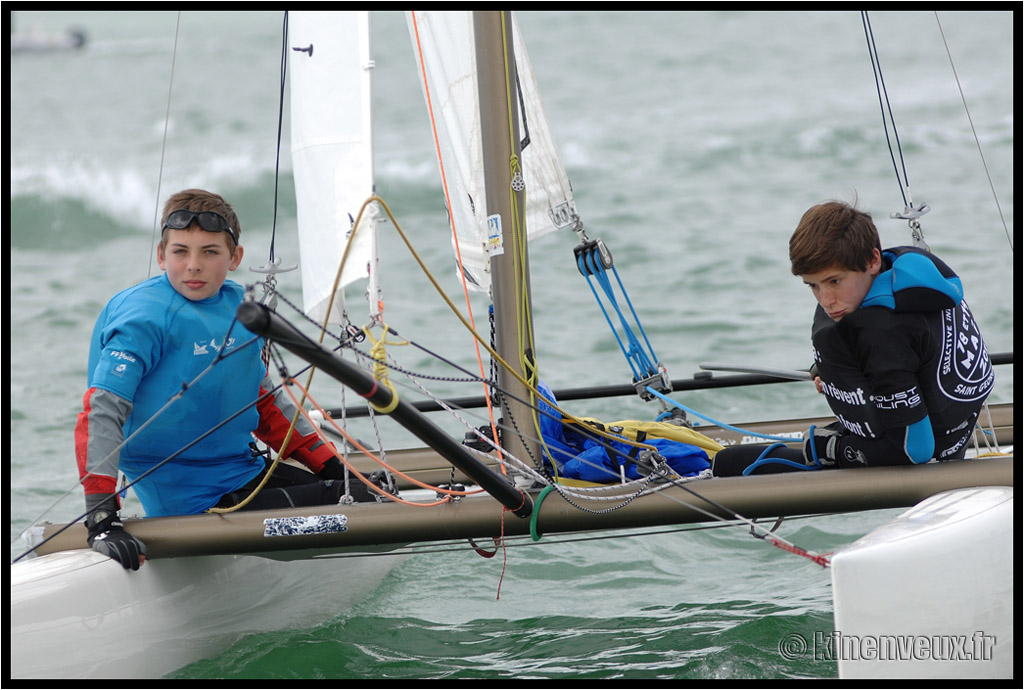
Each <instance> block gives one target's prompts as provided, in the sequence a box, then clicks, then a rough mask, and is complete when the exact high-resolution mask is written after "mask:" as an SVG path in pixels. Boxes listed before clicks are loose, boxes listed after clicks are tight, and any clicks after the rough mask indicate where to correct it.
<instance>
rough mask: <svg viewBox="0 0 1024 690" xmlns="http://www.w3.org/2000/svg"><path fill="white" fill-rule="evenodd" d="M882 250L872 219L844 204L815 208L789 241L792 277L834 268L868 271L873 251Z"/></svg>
mask: <svg viewBox="0 0 1024 690" xmlns="http://www.w3.org/2000/svg"><path fill="white" fill-rule="evenodd" d="M875 249H877V250H878V251H879V252H881V251H882V242H881V240H880V239H879V237H878V229H877V228H876V227H875V224H874V222H873V221H872V220H871V216H870V215H869V214H867V213H864V212H863V211H858V210H857V209H856V208H854V207H853V206H851V205H850V204H847V203H844V202H841V201H826V202H825V203H822V204H818V205H817V206H812V207H811V208H810V209H808V210H807V212H806V213H804V215H803V217H802V218H801V219H800V224H799V225H797V226H796V230H795V231H794V232H793V236H792V237H790V238H789V263H790V268H791V270H792V271H793V275H795V276H799V275H806V274H808V273H818V272H819V271H824V270H827V269H829V268H832V267H833V266H839V267H841V268H843V269H845V270H848V271H866V270H867V268H868V264H870V263H871V258H872V256H873V253H874V252H873V250H875Z"/></svg>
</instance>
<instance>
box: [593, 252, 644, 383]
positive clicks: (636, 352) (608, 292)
mask: <svg viewBox="0 0 1024 690" xmlns="http://www.w3.org/2000/svg"><path fill="white" fill-rule="evenodd" d="M594 254H595V252H592V251H590V252H582V253H581V254H580V255H579V257H578V259H577V264H578V268H579V271H580V273H582V274H583V275H584V276H585V277H586V279H587V285H588V286H590V291H591V292H592V293H594V299H596V300H597V303H598V306H600V307H601V312H602V313H603V314H604V318H605V321H607V322H608V326H609V328H611V330H612V334H613V335H614V336H615V340H616V341H617V342H618V344H619V349H621V350H622V354H623V355H624V356H625V357H626V361H627V362H628V363H629V366H630V369H631V370H632V372H633V377H634V379H635V380H637V381H639V380H641V379H643V378H647V377H649V376H653V375H655V374H657V373H658V369H657V366H656V365H655V362H657V361H658V358H657V356H655V354H654V348H653V347H652V346H651V341H650V339H649V338H648V337H647V333H646V332H645V331H644V329H643V326H642V325H641V324H640V319H639V317H638V316H637V313H636V309H635V308H634V307H633V303H632V301H631V300H630V299H629V295H628V294H627V293H626V288H625V286H624V285H623V284H622V279H621V278H620V277H619V272H618V270H616V269H615V267H614V266H612V272H613V273H614V275H615V280H616V282H617V283H618V285H619V290H620V292H621V293H622V296H623V298H624V300H625V302H626V305H627V306H628V307H629V311H630V313H631V314H632V315H633V321H634V323H635V324H636V330H639V332H640V335H641V336H643V339H644V342H645V343H646V344H647V352H645V351H644V349H643V346H642V345H641V343H640V340H639V339H638V338H637V336H636V332H635V330H634V328H633V326H631V325H630V323H629V320H628V319H627V318H626V316H625V314H624V313H623V311H622V309H621V308H620V307H619V303H618V300H617V298H616V296H615V289H614V287H613V285H612V283H611V280H610V279H609V278H608V272H607V271H606V270H605V268H604V266H602V265H601V264H600V262H599V261H597V259H596V257H595V256H594ZM591 276H593V278H594V280H593V281H591ZM594 282H596V283H597V284H598V285H600V286H601V289H602V291H603V292H604V295H605V297H606V298H607V300H608V302H609V304H610V305H611V307H612V308H613V309H614V311H615V315H616V317H617V318H618V321H619V324H620V325H621V327H622V332H623V334H624V335H625V337H626V340H627V342H628V347H627V344H626V343H624V342H623V340H622V338H621V337H619V332H618V330H617V329H616V328H615V324H614V323H613V321H612V318H611V316H610V315H609V312H608V309H606V308H605V305H604V302H603V301H602V300H601V297H600V295H599V294H598V291H597V289H596V288H595V287H594ZM648 352H649V353H650V356H649V357H648Z"/></svg>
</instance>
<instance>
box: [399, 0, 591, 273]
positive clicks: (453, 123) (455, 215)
mask: <svg viewBox="0 0 1024 690" xmlns="http://www.w3.org/2000/svg"><path fill="white" fill-rule="evenodd" d="M406 16H407V20H408V25H409V33H410V37H411V39H412V43H413V51H414V53H415V55H416V59H417V63H418V67H419V71H420V79H421V83H422V85H423V90H424V98H425V99H426V103H427V109H428V111H429V114H430V119H431V122H432V125H433V128H434V131H435V137H436V139H437V155H438V163H439V164H440V168H441V178H442V184H443V186H444V193H445V198H446V203H447V204H448V207H449V211H450V215H451V222H452V226H453V230H454V237H457V238H458V245H457V247H455V249H456V257H457V258H460V259H461V261H462V265H463V271H464V273H465V274H466V277H467V281H468V283H469V284H470V285H471V286H472V287H473V288H474V289H477V290H482V291H487V290H488V289H489V286H490V276H489V273H488V270H489V269H488V266H489V253H488V252H489V251H490V252H496V251H500V248H496V247H494V246H493V245H489V243H488V232H487V218H486V216H487V201H486V199H485V193H484V179H483V152H482V148H483V145H482V143H481V141H480V104H479V100H478V94H477V83H476V81H477V80H476V54H475V49H474V40H473V17H472V12H409V13H408V14H407V15H406ZM512 34H513V46H514V50H515V55H516V62H517V66H518V73H519V81H520V87H521V89H522V99H523V104H524V107H525V113H526V115H525V122H524V121H523V119H522V118H521V119H520V123H519V130H520V137H521V138H522V137H526V135H527V134H528V135H529V143H528V144H527V145H526V146H524V148H523V151H522V156H521V167H522V170H523V176H524V178H525V182H526V226H527V237H528V238H529V239H533V238H536V237H539V236H541V235H545V234H547V233H549V232H551V231H553V230H556V229H558V228H563V227H570V226H571V225H572V223H573V222H574V220H575V219H576V217H577V216H576V208H575V204H574V203H573V198H572V188H571V187H570V185H569V178H568V176H567V175H566V173H565V168H564V167H563V165H562V161H561V158H560V156H559V154H558V149H557V148H556V146H555V143H554V138H553V137H552V135H551V127H550V125H549V123H548V119H547V115H546V114H545V112H544V105H543V102H542V101H541V98H540V93H539V91H538V88H537V82H536V80H535V79H534V75H533V69H532V67H531V66H530V60H529V56H528V55H527V53H526V47H525V46H524V45H523V41H522V37H521V32H520V31H519V24H518V22H517V21H515V19H514V15H513V27H512ZM514 97H516V98H518V94H514ZM454 242H455V240H454V238H453V243H454Z"/></svg>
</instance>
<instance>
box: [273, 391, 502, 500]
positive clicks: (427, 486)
mask: <svg viewBox="0 0 1024 690" xmlns="http://www.w3.org/2000/svg"><path fill="white" fill-rule="evenodd" d="M288 381H289V382H290V385H289V384H286V385H285V386H284V390H285V392H286V393H287V394H288V397H290V398H291V399H292V401H293V402H294V403H296V406H298V398H297V396H296V395H295V394H294V393H292V391H291V386H292V385H294V386H296V387H298V388H299V390H301V391H302V394H303V397H304V398H305V399H307V400H309V401H310V402H311V403H312V404H313V406H314V407H316V409H317V410H318V411H320V412H321V413H322V414H323V415H324V419H325V420H329V421H330V423H331V426H333V427H334V429H335V430H336V431H337V432H338V433H339V434H340V435H341V436H343V437H344V438H345V440H346V441H348V442H349V443H351V444H352V445H353V446H354V447H355V448H356V449H358V450H359V451H360V452H362V453H363V454H364V455H366V456H367V457H368V458H370V459H372V460H373V461H374V462H376V463H377V464H378V465H380V466H381V467H383V468H385V469H387V470H388V471H389V472H392V473H394V474H396V475H398V476H399V477H402V478H404V479H406V480H408V481H409V482H411V483H412V484H415V485H416V486H418V487H420V488H422V489H429V490H431V491H436V492H438V493H441V494H445V498H443V499H442V500H440V501H438V502H436V503H413V502H411V501H404V500H402V499H400V498H398V497H397V496H393V495H391V494H389V493H387V492H386V491H384V490H383V489H381V488H380V487H378V486H377V485H376V484H374V483H372V482H370V481H369V480H368V479H366V478H365V477H364V476H363V473H362V472H359V471H358V470H357V469H356V468H355V467H354V466H353V465H352V464H350V463H349V462H348V461H347V460H346V459H345V458H343V457H341V456H340V455H339V454H338V453H335V457H337V458H338V460H339V461H341V462H342V463H343V464H344V465H345V466H346V467H347V468H348V469H349V470H351V471H352V473H353V474H355V476H356V477H357V478H358V479H359V480H360V481H362V482H363V483H364V484H366V485H367V486H368V487H369V488H370V489H372V490H373V491H376V492H377V493H379V494H382V495H384V496H387V497H388V498H391V499H393V500H395V501H397V502H399V503H404V504H406V505H414V506H435V505H440V504H441V503H445V502H446V501H449V500H451V497H452V496H472V495H473V494H478V493H483V489H478V490H476V491H455V490H453V489H441V488H439V487H436V486H432V485H430V484H426V483H424V482H421V481H420V480H418V479H416V478H415V477H411V476H409V475H407V474H405V473H404V472H402V471H400V470H397V469H395V468H394V467H392V466H391V465H389V464H388V463H387V462H385V461H384V460H382V459H381V458H379V457H377V456H376V455H374V454H373V453H372V452H370V451H369V450H367V449H366V448H364V447H363V446H362V444H360V443H359V441H357V440H356V439H354V438H352V437H351V436H349V435H348V433H346V432H345V430H344V429H342V428H341V427H340V426H338V424H337V422H335V421H334V419H332V418H331V417H330V416H329V415H327V414H326V412H325V411H324V409H323V408H322V407H320V404H319V403H318V402H317V401H316V400H314V399H313V396H312V395H311V394H310V393H309V391H307V390H305V389H304V388H303V387H302V384H301V383H299V382H298V381H296V380H295V379H293V378H289V379H288ZM298 409H299V411H300V413H301V414H302V416H303V417H304V418H305V419H306V421H308V422H309V423H310V425H311V426H312V427H313V428H314V429H316V433H317V436H318V437H319V438H320V440H321V441H323V442H324V443H326V444H328V445H329V446H331V447H333V446H334V444H332V443H331V442H330V441H329V440H328V439H327V437H325V436H324V434H323V432H322V431H321V430H320V429H319V427H317V425H316V424H314V423H313V420H311V419H310V417H309V413H308V412H306V410H305V409H303V408H301V407H299V408H298Z"/></svg>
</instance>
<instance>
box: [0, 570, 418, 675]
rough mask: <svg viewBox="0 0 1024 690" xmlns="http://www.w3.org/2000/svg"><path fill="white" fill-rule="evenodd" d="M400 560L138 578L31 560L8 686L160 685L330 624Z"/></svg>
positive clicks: (20, 586) (15, 574)
mask: <svg viewBox="0 0 1024 690" xmlns="http://www.w3.org/2000/svg"><path fill="white" fill-rule="evenodd" d="M404 558H405V557H404V556H400V555H395V556H374V557H367V558H345V559H343V560H338V559H327V560H300V561H289V562H282V561H275V560H270V559H266V558H260V557H256V556H200V557H189V558H169V559H157V560H151V561H148V562H147V563H146V564H145V565H144V566H143V567H142V568H141V569H139V570H138V571H136V572H132V571H126V570H124V569H123V568H122V567H121V566H120V565H119V564H118V563H115V562H114V561H112V560H110V559H109V558H107V557H106V556H101V555H100V554H97V553H95V552H93V551H90V550H77V551H64V552H60V553H53V554H49V555H47V556H42V557H40V558H35V559H32V560H30V561H26V562H23V563H19V564H17V565H15V566H14V567H12V568H11V608H10V611H11V614H10V632H11V647H10V651H11V657H10V658H11V677H12V678H17V679H30V678H65V679H66V678H159V677H161V676H164V675H166V674H167V673H170V672H172V671H174V670H175V669H178V668H181V667H182V666H185V665H187V664H189V663H192V662H194V661H197V660H199V659H203V658H208V657H210V656H214V655H216V654H218V653H219V652H221V651H222V650H224V649H226V648H227V647H229V646H230V645H231V644H233V643H234V642H235V641H236V640H238V639H239V638H240V637H241V636H242V635H244V634H246V633H257V632H258V633H265V632H268V631H275V630H285V629H289V628H306V627H312V626H316V625H319V624H321V623H323V622H325V621H327V620H330V619H331V618H334V617H336V616H338V615H339V614H340V613H342V612H343V611H344V610H346V609H347V608H349V607H351V606H352V605H354V604H355V603H357V602H358V601H360V600H361V599H363V598H364V597H365V596H366V595H367V594H369V592H371V591H372V590H373V589H374V588H375V587H376V586H377V585H378V584H379V583H380V581H381V580H382V579H383V578H384V577H385V576H386V575H387V573H388V572H389V571H390V570H391V569H392V568H394V567H396V566H397V565H398V564H399V563H401V561H402V560H403V559H404Z"/></svg>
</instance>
